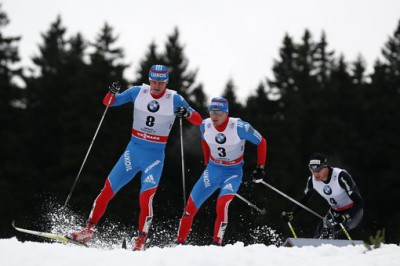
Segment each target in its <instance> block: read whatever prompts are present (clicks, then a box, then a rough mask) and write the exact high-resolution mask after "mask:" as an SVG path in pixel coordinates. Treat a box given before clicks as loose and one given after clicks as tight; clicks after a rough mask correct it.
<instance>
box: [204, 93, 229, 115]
mask: <svg viewBox="0 0 400 266" xmlns="http://www.w3.org/2000/svg"><path fill="white" fill-rule="evenodd" d="M208 110H209V111H222V112H225V113H228V112H229V104H228V100H227V99H225V98H224V97H215V98H212V100H211V104H210V107H209V108H208Z"/></svg>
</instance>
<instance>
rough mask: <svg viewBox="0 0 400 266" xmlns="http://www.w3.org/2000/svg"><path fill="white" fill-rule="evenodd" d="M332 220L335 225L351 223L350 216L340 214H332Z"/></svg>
mask: <svg viewBox="0 0 400 266" xmlns="http://www.w3.org/2000/svg"><path fill="white" fill-rule="evenodd" d="M333 220H334V221H335V222H336V223H338V224H339V223H342V224H343V223H346V222H350V221H351V217H350V214H340V213H337V212H336V213H334V214H333Z"/></svg>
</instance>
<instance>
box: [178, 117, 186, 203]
mask: <svg viewBox="0 0 400 266" xmlns="http://www.w3.org/2000/svg"><path fill="white" fill-rule="evenodd" d="M179 130H180V137H181V157H182V190H183V209H185V207H186V185H185V154H184V150H183V127H182V118H179Z"/></svg>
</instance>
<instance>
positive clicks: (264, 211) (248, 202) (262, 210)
mask: <svg viewBox="0 0 400 266" xmlns="http://www.w3.org/2000/svg"><path fill="white" fill-rule="evenodd" d="M236 196H237V197H238V198H239V199H241V200H243V201H244V202H246V203H247V205H249V206H250V207H252V208H254V209H256V210H257V211H258V212H259V213H260V214H262V215H264V214H265V213H266V210H265V208H262V209H260V208H258V207H257V206H256V205H254V204H253V203H251V202H250V201H248V200H247V199H245V198H244V197H242V196H241V195H239V194H237V193H236Z"/></svg>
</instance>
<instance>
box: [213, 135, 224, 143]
mask: <svg viewBox="0 0 400 266" xmlns="http://www.w3.org/2000/svg"><path fill="white" fill-rule="evenodd" d="M215 141H216V142H217V143H219V144H224V143H225V142H226V137H225V135H224V134H222V133H218V134H217V135H216V136H215Z"/></svg>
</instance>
